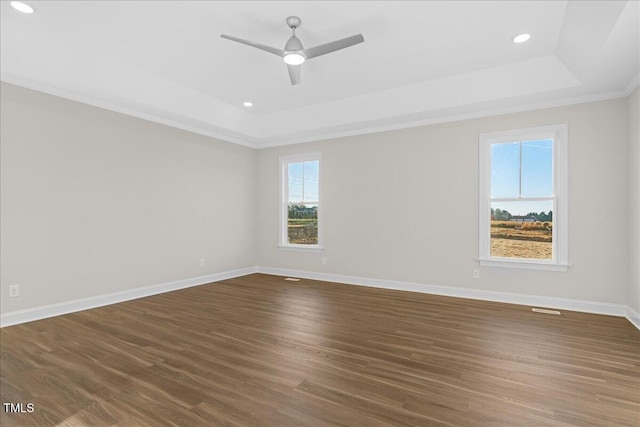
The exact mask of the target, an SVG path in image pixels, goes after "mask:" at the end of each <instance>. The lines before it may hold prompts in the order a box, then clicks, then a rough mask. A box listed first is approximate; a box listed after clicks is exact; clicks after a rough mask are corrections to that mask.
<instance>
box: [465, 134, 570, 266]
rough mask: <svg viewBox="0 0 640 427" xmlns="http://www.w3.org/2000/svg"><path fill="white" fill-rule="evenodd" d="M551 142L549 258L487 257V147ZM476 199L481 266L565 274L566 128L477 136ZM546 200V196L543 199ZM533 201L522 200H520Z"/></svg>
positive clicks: (566, 208)
mask: <svg viewBox="0 0 640 427" xmlns="http://www.w3.org/2000/svg"><path fill="white" fill-rule="evenodd" d="M536 139H552V140H553V155H552V175H553V177H552V180H553V181H552V182H553V184H552V191H553V194H552V196H551V198H552V200H553V243H552V244H553V249H552V252H553V258H552V259H551V260H536V259H529V258H503V257H492V256H491V202H492V198H491V146H492V145H493V144H500V143H509V142H522V141H530V140H536ZM478 142H479V173H478V175H479V197H478V233H479V236H478V243H479V244H478V261H479V262H480V265H482V266H488V267H507V268H522V269H534V270H551V271H567V268H568V267H569V265H570V264H569V242H568V240H569V230H568V228H569V213H568V208H569V200H568V192H569V182H568V179H569V161H568V126H567V124H557V125H548V126H537V127H531V128H524V129H513V130H506V131H498V132H487V133H480V134H479V138H478ZM545 198H547V197H545ZM528 199H534V198H526V197H525V198H522V201H526V200H528Z"/></svg>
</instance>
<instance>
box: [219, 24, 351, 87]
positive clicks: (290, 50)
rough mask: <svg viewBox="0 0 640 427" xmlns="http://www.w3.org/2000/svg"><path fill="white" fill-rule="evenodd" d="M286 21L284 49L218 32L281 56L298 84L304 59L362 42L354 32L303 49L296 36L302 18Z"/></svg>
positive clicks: (222, 35) (229, 38)
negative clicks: (289, 30) (288, 36)
mask: <svg viewBox="0 0 640 427" xmlns="http://www.w3.org/2000/svg"><path fill="white" fill-rule="evenodd" d="M286 22H287V26H288V27H289V28H291V31H292V32H293V34H292V35H291V37H290V38H289V40H287V43H286V44H285V46H284V49H278V48H275V47H271V46H267V45H263V44H261V43H256V42H252V41H249V40H244V39H240V38H238V37H233V36H228V35H226V34H220V37H222V38H223V39H227V40H231V41H234V42H236V43H241V44H245V45H247V46H251V47H255V48H257V49H260V50H263V51H265V52H269V53H271V54H274V55H278V56H280V57H282V59H283V60H284V62H285V64H287V70H288V72H289V79H290V80H291V84H292V85H297V84H300V67H301V65H302V64H303V63H304V62H305V61H306V60H308V59H311V58H315V57H318V56H322V55H326V54H327V53H331V52H335V51H337V50H341V49H344V48H347V47H350V46H353V45H356V44H358V43H362V42H364V37H363V36H362V34H356V35H355V36H351V37H347V38H344V39H340V40H336V41H333V42H329V43H325V44H321V45H319V46H315V47H312V48H309V49H305V48H304V46H303V45H302V42H301V41H300V39H299V38H298V37H296V28H298V27H300V25H302V20H301V19H300V18H298V17H297V16H290V17H288V18H287V21H286Z"/></svg>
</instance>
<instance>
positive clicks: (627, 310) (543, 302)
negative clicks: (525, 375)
mask: <svg viewBox="0 0 640 427" xmlns="http://www.w3.org/2000/svg"><path fill="white" fill-rule="evenodd" d="M252 273H264V274H273V275H277V276H291V277H300V278H304V279H311V280H322V281H327V282H337V283H344V284H348V285H358V286H368V287H374V288H383V289H395V290H400V291H410V292H420V293H426V294H434V295H443V296H450V297H458V298H469V299H476V300H482V301H495V302H504V303H509V304H519V305H528V306H535V307H546V308H555V309H562V310H571V311H580V312H584V313H594V314H607V315H611V316H620V317H626V318H627V319H628V320H629V322H631V324H633V325H634V326H635V327H636V328H638V329H640V314H638V312H637V311H635V310H634V309H632V308H631V307H628V306H625V305H623V304H612V303H604V302H595V301H585V300H574V299H568V298H554V297H544V296H537V295H526V294H515V293H509V292H497V291H484V290H479V289H469V288H460V287H454V286H440V285H427V284H423V283H414V282H401V281H397V280H384V279H373V278H368V277H358V276H346V275H341V274H329V273H318V272H312V271H303V270H290V269H283V268H272V267H262V266H253V267H246V268H240V269H237V270H230V271H224V272H220V273H215V274H209V275H206V276H199V277H192V278H189V279H182V280H176V281H173V282H167V283H161V284H158V285H151V286H145V287H141V288H135V289H129V290H126V291H120V292H114V293H110V294H105V295H98V296H95V297H89V298H82V299H78V300H73V301H67V302H62V303H58V304H51V305H46V306H41V307H35V308H30V309H26V310H19V311H12V312H9V313H3V314H0V327H5V326H12V325H17V324H20V323H26V322H32V321H34V320H40V319H46V318H47V317H53V316H60V315H62V314H68V313H74V312H76V311H82V310H88V309H91V308H97V307H102V306H105V305H110V304H115V303H119V302H124V301H130V300H134V299H138V298H144V297H148V296H151V295H156V294H161V293H165V292H171V291H175V290H179V289H184V288H190V287H192V286H199V285H204V284H207V283H211V282H217V281H220V280H226V279H232V278H234V277H240V276H246V275H247V274H252Z"/></svg>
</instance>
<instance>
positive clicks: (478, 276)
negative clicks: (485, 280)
mask: <svg viewBox="0 0 640 427" xmlns="http://www.w3.org/2000/svg"><path fill="white" fill-rule="evenodd" d="M473 278H474V279H479V278H480V270H473Z"/></svg>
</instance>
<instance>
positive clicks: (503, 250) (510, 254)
mask: <svg viewBox="0 0 640 427" xmlns="http://www.w3.org/2000/svg"><path fill="white" fill-rule="evenodd" d="M552 229H553V223H551V222H545V223H540V222H536V223H521V222H515V221H491V256H495V257H507V258H533V259H551V258H552V257H553V253H552V241H553V232H552Z"/></svg>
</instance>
